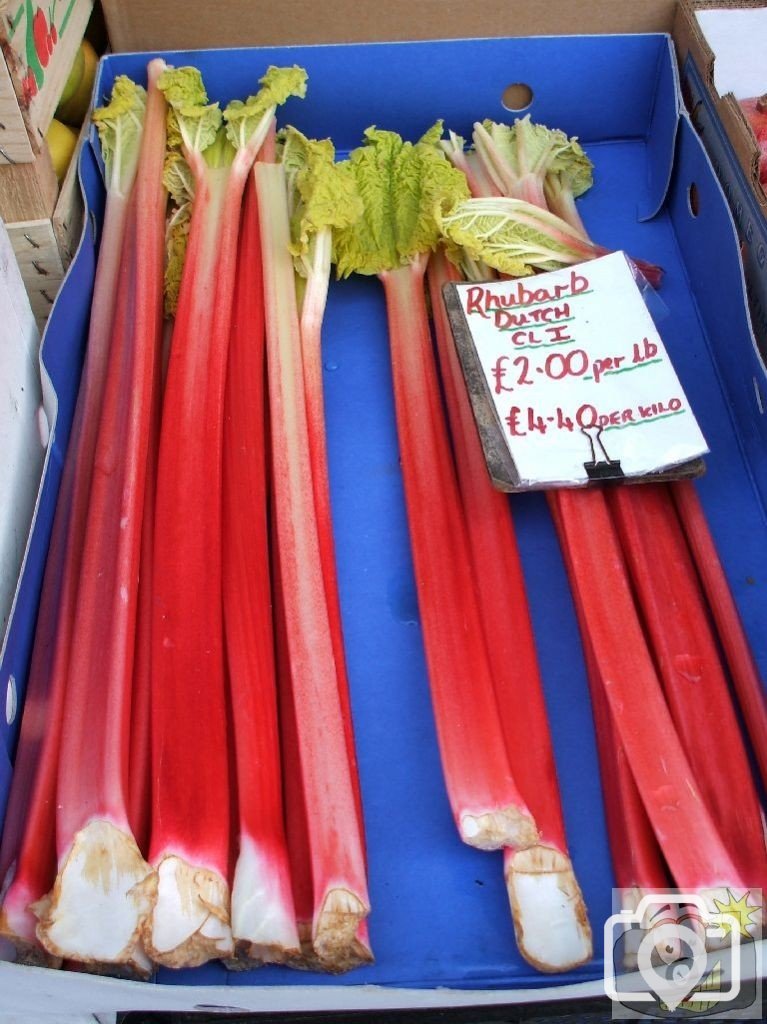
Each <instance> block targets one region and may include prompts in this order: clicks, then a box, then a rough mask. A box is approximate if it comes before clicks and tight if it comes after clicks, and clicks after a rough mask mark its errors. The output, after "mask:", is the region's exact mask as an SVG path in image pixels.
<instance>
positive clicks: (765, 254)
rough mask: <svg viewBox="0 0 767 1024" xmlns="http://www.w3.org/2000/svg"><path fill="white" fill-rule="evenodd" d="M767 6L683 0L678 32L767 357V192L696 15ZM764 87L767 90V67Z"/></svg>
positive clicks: (687, 83)
mask: <svg viewBox="0 0 767 1024" xmlns="http://www.w3.org/2000/svg"><path fill="white" fill-rule="evenodd" d="M765 6H767V5H765V4H764V3H763V2H762V0H751V2H749V0H731V2H729V3H723V2H721V0H682V2H681V3H680V4H679V7H678V10H677V14H676V18H675V22H674V32H673V35H674V41H675V44H676V47H677V52H678V54H679V65H680V74H681V80H682V90H683V95H684V97H685V101H686V103H687V106H688V108H689V110H690V111H691V113H692V121H693V124H694V125H695V127H696V129H697V130H698V132H699V133H700V136H701V139H702V140H703V143H704V145H705V146H706V149H707V151H708V154H709V156H710V157H711V160H712V163H713V165H714V168H715V170H716V173H717V176H718V177H719V180H720V181H721V183H722V187H723V188H724V191H725V194H726V196H727V200H728V202H729V204H730V209H731V210H732V214H733V217H734V219H735V224H736V225H737V228H738V236H739V238H740V241H741V255H742V259H743V267H744V271H745V276H746V284H747V287H748V294H749V302H750V308H751V316H752V321H753V328H754V334H755V335H756V339H757V343H758V345H759V348H760V350H761V353H762V356H763V358H765V359H767V194H765V191H764V189H763V188H762V186H761V185H760V183H759V168H758V164H759V151H758V146H757V144H756V140H755V138H754V134H753V132H752V131H751V129H750V127H749V125H748V122H747V121H746V118H745V116H744V115H743V112H742V110H741V108H740V105H739V103H738V101H737V100H736V98H735V97H734V96H733V95H732V93H728V94H725V95H723V96H720V95H719V93H718V91H717V88H716V85H715V84H714V74H715V55H714V53H713V51H712V49H711V47H710V46H709V43H708V42H707V40H706V38H705V36H704V34H703V31H702V29H701V26H700V24H699V22H698V20H697V18H696V13H697V12H700V11H707V10H709V9H714V8H715V9H719V8H727V9H728V10H738V9H749V8H763V7H765ZM762 66H764V65H762ZM762 88H763V90H767V70H766V71H765V75H764V85H763V87H762Z"/></svg>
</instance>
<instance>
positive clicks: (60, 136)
mask: <svg viewBox="0 0 767 1024" xmlns="http://www.w3.org/2000/svg"><path fill="white" fill-rule="evenodd" d="M45 141H46V144H47V146H48V151H49V152H50V154H51V160H52V162H53V169H54V171H55V172H56V177H57V178H58V179H59V184H61V182H62V181H63V180H64V175H65V174H66V173H67V167H69V161H70V160H71V159H72V154H73V153H74V151H75V146H76V145H77V132H76V131H73V130H72V129H71V128H69V127H68V126H67V125H65V124H62V123H61V121H57V120H56V119H55V118H54V119H53V120H52V121H51V126H50V128H49V129H48V131H47V132H46V133H45Z"/></svg>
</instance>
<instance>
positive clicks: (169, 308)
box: [165, 203, 192, 316]
mask: <svg viewBox="0 0 767 1024" xmlns="http://www.w3.org/2000/svg"><path fill="white" fill-rule="evenodd" d="M191 216H192V207H191V203H184V205H183V206H180V207H179V208H178V209H177V210H176V211H175V213H174V214H173V216H172V217H171V218H170V220H169V222H168V227H167V230H166V233H165V315H166V316H173V315H174V314H175V312H176V307H177V306H178V295H179V291H180V290H181V278H182V275H183V272H184V260H185V258H186V247H187V242H188V241H189V224H190V221H191Z"/></svg>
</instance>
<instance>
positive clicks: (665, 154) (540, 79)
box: [0, 35, 767, 1002]
mask: <svg viewBox="0 0 767 1024" xmlns="http://www.w3.org/2000/svg"><path fill="white" fill-rule="evenodd" d="M149 56H151V55H146V54H144V55H131V54H128V55H118V56H113V57H109V58H106V59H105V60H104V61H103V62H102V70H101V75H100V79H99V83H98V86H97V91H98V98H99V100H100V99H101V98H102V97H103V96H104V95H105V94H107V93H108V92H109V90H110V88H111V83H112V81H113V79H114V76H115V75H117V74H123V73H125V74H129V75H131V76H133V77H135V78H137V79H142V78H143V76H144V69H145V66H146V62H147V60H148V59H149ZM164 56H165V57H166V59H167V60H168V61H169V62H170V63H173V64H181V63H195V64H196V65H197V66H198V67H200V68H201V70H202V72H203V74H204V76H205V80H206V82H207V84H208V88H209V92H210V94H211V97H212V98H214V99H217V100H221V101H222V102H223V101H227V100H229V99H230V98H232V97H235V96H240V95H243V94H246V93H248V92H249V91H253V88H254V86H255V84H256V81H257V79H258V78H259V77H260V76H261V74H262V73H263V71H264V69H265V67H266V66H267V65H268V64H270V63H274V64H281V63H293V62H295V63H300V64H302V65H303V66H305V67H306V68H307V70H308V72H309V93H308V97H307V99H306V100H304V101H302V102H301V101H291V102H290V103H289V104H288V105H287V107H286V108H285V109H284V110H283V112H282V114H281V123H287V122H292V123H295V124H296V125H297V126H298V127H299V128H301V129H302V130H303V131H304V132H306V133H308V134H310V135H315V136H323V135H326V134H332V136H333V138H334V140H335V141H336V144H337V148H338V149H339V150H340V151H341V152H343V151H346V150H348V149H349V148H351V147H353V146H355V145H357V144H358V143H359V141H360V138H361V134H362V131H363V129H364V128H365V127H367V126H368V125H369V124H371V123H375V124H377V125H378V126H379V127H385V128H392V129H396V130H397V131H399V132H401V133H402V134H403V135H404V136H406V137H409V138H412V139H414V138H416V137H418V136H419V135H420V134H421V133H422V132H423V131H424V130H425V129H426V128H427V127H429V125H431V124H432V122H433V121H434V120H435V119H436V118H438V117H443V118H444V119H445V122H446V124H447V125H448V126H449V127H451V128H452V129H454V130H455V131H457V132H459V133H460V134H462V135H464V136H467V137H468V136H470V133H471V124H472V122H473V121H474V120H476V119H481V118H484V117H490V118H494V119H499V120H500V119H504V118H506V119H509V118H511V117H512V116H513V115H512V114H510V113H509V111H507V110H505V109H504V108H503V106H502V104H501V95H502V93H503V91H504V89H505V88H506V86H508V85H509V84H510V83H512V82H525V83H527V84H529V85H530V87H531V88H532V90H533V100H532V104H531V106H530V107H529V112H530V113H531V114H532V116H533V118H534V119H536V120H540V121H542V122H544V123H548V124H551V125H555V126H557V127H560V128H562V129H564V130H565V131H566V132H568V133H569V134H575V135H578V136H579V137H580V138H581V140H582V142H583V143H584V145H585V146H586V148H587V151H588V153H589V155H590V156H591V158H592V160H593V161H594V164H595V174H594V179H595V185H594V187H593V189H592V190H591V191H590V192H589V193H588V194H587V195H586V196H584V198H583V200H582V201H581V204H580V208H581V210H582V215H583V218H584V220H585V222H586V225H587V227H588V229H589V231H590V233H591V234H592V237H594V239H595V240H597V241H598V242H600V243H602V244H603V245H606V246H609V247H613V248H624V249H626V250H627V251H629V252H630V253H631V254H633V255H635V256H638V257H641V258H644V259H647V260H651V261H653V262H655V263H658V264H660V265H661V266H662V267H663V268H664V270H665V277H664V282H663V287H662V290H661V293H660V299H661V300H662V302H661V303H660V304H659V305H658V309H659V310H660V317H661V318H660V320H659V327H660V330H661V332H662V334H663V337H664V340H665V342H666V345H667V347H668V350H669V352H670V354H671V356H672V359H673V360H674V363H675V366H676V368H677V370H678V373H679V376H680V378H681V381H682V384H683V387H684V389H685V391H686V392H687V394H688V395H689V398H690V400H691V402H692V404H693V408H694V409H695V411H696V413H697V415H698V417H699V420H700V423H701V426H702V429H703V432H704V434H705V436H706V438H707V440H708V443H709V446H710V448H711V455H710V457H709V458H708V460H707V462H708V473H707V475H706V476H705V478H703V480H702V481H701V482H700V492H701V495H702V498H703V501H704V504H705V506H706V511H707V513H708V516H709V520H710V523H711V526H712V529H713V532H714V534H715V537H716V539H717V542H718V544H719V549H720V552H721V555H722V558H723V561H724V564H725V567H726V570H727V573H728V575H729V578H730V582H731V584H732V587H733V589H734V592H735V596H736V599H737V601H738V605H739V607H740V610H741V613H742V616H743V619H744V622H745V624H746V628H747V630H748V632H749V635H750V638H751V641H752V644H753V648H754V652H755V655H756V659H757V661H758V663H759V665H760V667H761V669H762V674H763V676H765V677H767V631H765V630H764V628H763V623H764V621H765V606H766V604H767V591H766V590H765V581H767V544H765V504H764V503H765V498H767V456H766V455H765V452H767V448H766V447H765V442H767V423H766V422H765V417H764V415H763V414H762V409H763V403H762V401H761V396H765V398H767V378H766V377H765V372H764V367H763V366H762V365H761V363H760V362H759V360H758V357H757V355H756V352H755V349H754V346H753V341H752V337H751V334H750V329H749V326H748V321H747V316H746V313H745V301H744V291H743V282H742V274H741V269H740V263H739V260H738V249H737V243H736V239H735V234H734V230H733V226H732V223H731V220H730V217H729V214H728V212H727V207H726V204H725V201H724V197H723V195H722V193H721V190H720V188H719V186H718V184H717V183H716V180H715V177H714V175H713V172H712V170H711V167H710V165H709V163H708V161H707V158H706V156H705V155H704V152H703V150H702V148H701V146H700V143H699V142H698V139H697V137H696V135H695V132H694V131H693V130H692V128H691V126H690V124H689V122H688V121H687V119H686V117H685V116H684V115H681V114H680V112H679V101H678V88H677V80H676V73H675V68H674V64H673V57H672V52H671V48H670V43H669V40H668V38H667V37H665V36H660V35H650V36H623V37H604V36H602V37H579V38H578V37H576V38H566V39H565V38H536V39H510V40H503V39H493V40H462V41H449V42H430V43H397V44H372V45H365V46H360V45H352V46H327V47H312V48H287V49H268V50H231V51H219V52H199V53H194V54H189V53H187V54H164ZM526 112H527V111H526ZM81 174H82V181H83V185H84V189H85V193H86V197H87V203H88V207H89V210H90V211H91V213H90V216H89V218H88V220H87V225H86V232H85V237H84V240H83V243H82V245H81V248H80V251H79V254H78V257H77V259H76V261H75V263H74V265H73V267H72V268H71V271H70V274H69V276H68V278H67V281H66V283H65V285H64V288H63V290H62V292H61V295H60V298H59V300H58V301H57V303H56V307H55V310H54V312H53V315H52V317H51V321H50V323H49V327H48V331H47V333H46V337H45V343H44V349H43V358H44V362H45V365H46V368H47V370H48V372H49V373H50V376H51V380H52V383H53V386H54V388H55V390H56V392H57V395H58V401H59V411H58V420H57V423H56V427H55V431H54V434H53V441H52V453H51V456H50V460H49V465H48V470H47V475H46V477H45V480H44V484H43V486H42V492H41V500H40V503H39V510H38V514H37V519H36V523H35V526H34V531H33V535H32V537H31V540H30V546H29V550H28V556H27V559H26V563H25V569H24V574H23V578H22V580H21V584H20V589H19V592H18V595H17V601H16V606H15V613H14V616H13V619H12V623H11V626H10V629H9V634H8V637H7V643H6V647H5V650H4V654H3V659H2V664H0V681H2V682H3V685H4V682H5V680H6V678H7V677H8V676H9V675H10V674H13V675H14V676H15V679H16V680H17V683H18V685H19V689H20V691H23V680H24V678H25V673H26V666H27V662H28V657H29V647H30V642H31V636H32V630H33V624H34V611H35V605H36V600H37V594H38V591H39V584H40V577H41V573H42V568H43V565H44V558H45V550H46V544H47V538H48V534H49V530H50V523H51V515H52V509H53V504H54V499H55V493H56V489H57V487H58V481H59V475H60V465H61V458H62V454H63V452H64V451H65V448H66V442H67V434H68V430H69V424H70V420H71V415H72V408H73V401H74V397H75V395H76V388H77V383H78V371H79V366H80V363H81V358H82V347H83V337H84V332H85V327H86V322H87V307H88V302H89V297H90V288H91V282H92V275H93V266H94V245H95V242H96V236H97V234H98V225H99V220H100V216H101V211H102V204H103V190H102V183H101V177H100V172H99V166H98V162H97V160H96V158H95V156H94V153H93V151H92V150H90V149H86V150H85V151H84V153H83V155H82V158H81ZM693 185H694V191H695V192H696V193H697V207H696V208H697V213H693V209H692V207H691V204H690V190H691V188H692V186H693ZM664 307H665V308H664ZM324 346H325V350H324V366H325V379H324V386H325V397H326V412H327V424H328V444H329V457H330V472H331V484H332V500H333V510H334V521H335V534H336V544H337V557H338V567H339V580H340V588H341V601H342V607H343V616H344V629H345V637H346V645H347V652H348V662H349V674H350V681H351V689H352V704H353V712H354V721H355V729H356V735H357V745H358V753H359V763H360V773H361V781H362V792H363V802H364V810H365V818H366V825H367V837H368V848H369V857H370V890H371V898H372V902H373V913H372V916H371V919H370V927H371V937H372V944H373V948H374V951H375V954H376V964H375V965H374V966H372V967H369V968H365V969H362V970H358V971H355V972H353V973H352V974H350V975H347V976H345V977H342V978H322V977H320V976H317V975H312V974H297V973H293V972H290V971H288V970H286V969H280V968H264V969H261V970H260V971H257V972H250V973H246V974H229V973H228V972H226V971H225V970H224V968H223V967H219V966H218V965H212V966H208V967H205V968H200V969H198V970H195V971H182V972H177V973H173V972H170V971H165V970H163V971H161V972H160V974H159V978H158V980H159V982H161V983H163V984H177V985H178V984H184V985H226V984H228V985H230V986H242V985H245V986H275V985H277V986H282V985H289V986H304V985H308V984H311V985H325V986H344V987H345V986H360V985H370V984H375V985H380V986H397V987H405V988H411V989H417V988H427V989H436V988H438V987H445V986H447V987H455V988H460V989H471V990H477V996H478V1000H479V999H480V998H481V997H480V993H479V990H486V991H487V990H494V989H503V988H520V987H537V986H550V985H553V984H562V983H565V982H574V981H583V980H589V979H597V978H599V977H601V974H602V970H603V966H602V952H603V951H602V926H603V922H604V920H605V918H606V917H607V916H608V915H609V914H610V913H611V887H612V885H613V878H612V873H611V867H610V860H609V853H608V849H607V843H606V837H605V828H604V822H603V813H602V804H601V791H600V783H599V774H598V768H597V760H596V753H595V746H594V736H593V727H592V721H591V712H590V705H589V697H588V688H587V682H586V678H585V675H584V669H583V665H582V659H581V650H580V641H579V637H578V632H577V627H576V623H575V619H574V615H573V608H572V604H571V600H570V595H569V591H568V588H567V583H566V579H565V575H564V572H563V568H562V564H561V559H560V555H559V550H558V547H557V543H556V539H555V536H554V532H553V529H552V524H551V521H550V519H549V516H548V513H547V510H546V506H545V500H544V499H543V497H542V496H541V495H523V496H517V497H514V498H513V499H511V503H512V508H513V513H514V519H515V523H516V526H517V530H518V534H519V540H520V545H521V551H522V557H523V561H524V565H525V571H526V577H527V581H528V585H529V595H530V601H531V604H532V611H533V617H534V622H535V627H536V635H537V641H538V648H539V655H540V660H541V664H542V670H543V677H544V680H545V687H546V697H547V703H548V707H549V712H550V718H551V728H552V732H553V737H554V746H555V753H556V759H557V766H558V770H559V775H560V782H561V790H562V798H563V802H564V809H565V815H566V820H567V829H568V836H569V842H570V848H571V852H572V856H573V861H574V864H575V868H576V872H577V875H578V878H579V880H580V883H581V886H582V888H583V891H584V895H585V898H586V902H587V905H588V909H589V914H590V918H591V923H592V927H593V930H594V941H595V954H594V960H593V962H592V963H590V964H589V965H587V966H584V967H583V968H581V969H580V970H578V971H576V972H573V973H572V974H570V975H562V976H560V977H557V978H552V977H551V976H545V975H541V974H538V973H537V972H536V971H534V970H533V969H532V968H531V967H530V966H529V965H528V964H526V963H525V962H524V961H523V960H522V959H521V958H520V956H519V955H518V953H517V951H516V946H515V943H514V935H513V929H512V925H511V919H510V914H509V909H508V904H507V898H506V893H505V888H504V884H503V877H502V866H501V857H500V854H498V855H495V854H486V853H480V852H477V851H473V850H471V849H469V848H467V847H466V846H463V845H462V844H461V843H460V842H459V840H458V837H457V834H456V830H455V827H454V825H453V821H452V818H451V815H450V811H449V808H448V804H447V800H446V797H445V792H444V787H443V783H442V778H441V772H440V765H439V759H438V753H437V746H436V738H435V732H434V725H433V720H432V714H431V708H430V702H429V691H428V684H427V679H426V671H425V664H424V656H423V649H422V643H421V632H420V628H419V622H418V609H417V601H416V596H415V589H414V583H413V576H412V566H411V559H410V551H409V542H408V534H407V529H406V520H405V508H404V501H403V492H402V481H401V476H400V468H399V459H398V447H397V437H396V426H395V419H394V410H393V402H392V395H391V379H390V369H389V358H388V349H387V333H386V322H385V310H384V300H383V293H382V289H381V287H380V285H379V284H378V283H377V282H376V281H375V280H362V279H356V280H351V281H345V282H342V283H338V284H334V285H333V286H332V288H331V292H330V299H329V305H328V312H327V320H326V329H325V341H324ZM439 498H440V496H439V494H435V495H434V500H435V501H438V500H439ZM17 728H18V719H17V720H16V721H15V722H14V723H13V725H12V726H10V727H8V726H7V725H6V724H5V723H4V722H0V801H1V799H2V796H3V794H4V793H5V792H6V789H7V785H8V776H9V773H10V752H11V751H12V750H13V747H14V742H15V738H16V732H17ZM715 749H716V747H715V743H714V745H713V746H712V750H715ZM4 751H7V752H8V754H7V755H5V756H4ZM529 754H530V756H531V757H535V750H531V751H530V752H529ZM723 770H726V758H725V760H724V761H723ZM0 814H2V803H1V802H0ZM691 841H694V837H691ZM19 970H21V969H19ZM115 984H118V983H115ZM123 984H129V983H123ZM232 995H233V997H234V993H232ZM200 996H201V1000H200V1001H204V999H203V998H202V997H203V993H200ZM232 1002H236V1000H235V999H234V998H233V999H232Z"/></svg>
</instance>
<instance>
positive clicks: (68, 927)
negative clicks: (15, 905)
mask: <svg viewBox="0 0 767 1024" xmlns="http://www.w3.org/2000/svg"><path fill="white" fill-rule="evenodd" d="M155 886H156V878H155V875H154V872H153V871H152V869H151V867H150V866H149V865H148V864H147V863H146V861H145V860H144V858H143V857H142V856H141V852H140V851H139V848H138V846H137V845H136V842H135V840H134V839H133V837H132V836H130V835H128V834H126V833H125V832H123V831H122V830H121V829H118V828H116V827H115V826H114V825H112V824H111V822H108V821H91V822H89V823H88V824H87V825H86V826H85V828H83V829H81V830H80V831H79V832H78V833H77V835H76V836H75V838H74V842H73V843H72V846H71V847H70V849H69V852H68V853H67V855H66V857H65V858H64V860H63V862H62V864H61V867H60V868H59V873H58V876H57V878H56V882H55V884H54V886H53V890H52V891H51V893H50V894H49V895H48V896H46V897H45V898H44V899H42V900H39V901H38V902H37V903H36V904H35V905H34V906H33V907H32V910H33V911H34V913H35V914H36V915H37V916H38V918H39V924H38V926H37V937H38V938H39V940H40V942H41V943H42V944H43V945H44V946H45V948H46V949H47V950H48V952H49V953H51V954H52V955H53V956H56V957H61V958H62V959H72V960H79V961H81V962H82V963H86V964H90V963H102V964H130V963H133V961H134V959H135V958H136V956H137V953H136V949H137V946H138V942H139V933H140V930H141V927H142V925H143V922H144V918H145V917H146V916H147V914H148V913H149V911H150V909H151V906H152V900H153V898H154V892H155Z"/></svg>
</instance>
